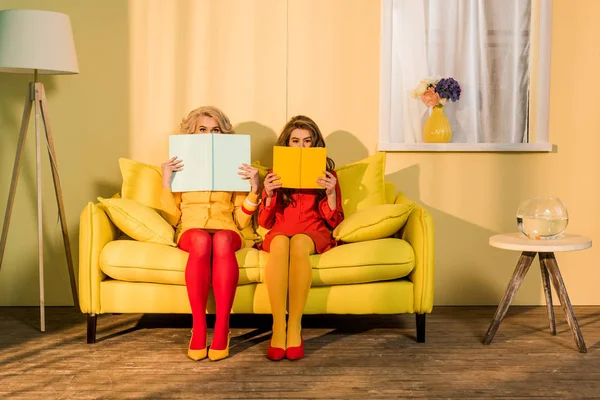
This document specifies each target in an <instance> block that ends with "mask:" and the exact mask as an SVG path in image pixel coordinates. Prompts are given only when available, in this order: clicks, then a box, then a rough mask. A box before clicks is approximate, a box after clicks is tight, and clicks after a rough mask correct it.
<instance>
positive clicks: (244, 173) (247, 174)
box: [238, 163, 260, 194]
mask: <svg viewBox="0 0 600 400" xmlns="http://www.w3.org/2000/svg"><path fill="white" fill-rule="evenodd" d="M238 175H240V176H241V177H242V179H247V180H250V190H252V193H254V194H258V185H259V184H260V181H259V179H258V168H256V167H253V166H252V165H248V164H246V163H244V164H242V165H241V166H240V167H239V171H238Z"/></svg>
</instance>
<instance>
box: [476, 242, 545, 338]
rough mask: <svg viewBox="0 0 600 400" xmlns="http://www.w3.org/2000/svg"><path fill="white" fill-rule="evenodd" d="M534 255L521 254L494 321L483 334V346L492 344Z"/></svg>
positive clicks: (532, 253) (528, 253)
mask: <svg viewBox="0 0 600 400" xmlns="http://www.w3.org/2000/svg"><path fill="white" fill-rule="evenodd" d="M535 254H536V253H535V252H531V251H524V252H523V253H521V257H520V258H519V262H518V263H517V266H516V267H515V272H513V276H512V278H511V280H510V283H509V284H508V287H507V288H506V293H504V297H502V300H501V301H500V304H499V305H498V309H497V310H496V315H494V319H493V320H492V323H491V324H490V327H489V328H488V331H487V333H486V334H485V338H484V339H483V344H490V343H492V340H493V339H494V335H496V331H497V330H498V327H499V326H500V323H501V322H502V319H503V318H504V316H505V315H506V312H507V311H508V307H509V306H510V303H511V302H512V300H513V298H514V297H515V294H517V290H519V287H520V286H521V283H523V280H524V279H525V275H527V271H529V267H530V266H531V263H532V262H533V259H534V258H535Z"/></svg>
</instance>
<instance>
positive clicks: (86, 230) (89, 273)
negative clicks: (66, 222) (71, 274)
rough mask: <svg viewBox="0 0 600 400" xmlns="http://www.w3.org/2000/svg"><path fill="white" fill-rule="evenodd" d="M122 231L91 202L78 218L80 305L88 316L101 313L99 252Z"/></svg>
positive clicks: (101, 276) (101, 273)
mask: <svg viewBox="0 0 600 400" xmlns="http://www.w3.org/2000/svg"><path fill="white" fill-rule="evenodd" d="M118 233H119V231H118V230H117V228H116V227H115V226H114V225H113V223H112V221H111V220H110V219H109V218H108V215H106V212H105V211H104V210H103V209H102V208H101V207H99V206H98V205H96V204H94V203H92V202H90V203H88V204H87V205H86V206H85V208H84V209H83V211H82V212H81V215H80V216H79V306H80V307H81V311H82V312H84V313H88V314H96V313H99V312H100V282H101V281H102V280H103V279H104V278H105V277H106V275H105V274H104V273H103V272H102V271H101V270H100V265H99V259H100V252H101V251H102V249H103V248H104V246H105V245H106V244H107V243H108V242H111V241H113V240H116V239H117V236H118Z"/></svg>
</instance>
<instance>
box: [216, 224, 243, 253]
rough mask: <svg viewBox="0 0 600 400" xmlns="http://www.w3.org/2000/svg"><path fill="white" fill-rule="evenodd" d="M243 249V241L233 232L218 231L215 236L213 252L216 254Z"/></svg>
mask: <svg viewBox="0 0 600 400" xmlns="http://www.w3.org/2000/svg"><path fill="white" fill-rule="evenodd" d="M241 247H242V239H241V238H240V235H239V234H238V233H237V232H234V231H231V230H222V231H218V232H216V233H215V234H214V235H213V252H214V253H216V254H219V253H224V252H231V251H237V250H239V249H240V248H241Z"/></svg>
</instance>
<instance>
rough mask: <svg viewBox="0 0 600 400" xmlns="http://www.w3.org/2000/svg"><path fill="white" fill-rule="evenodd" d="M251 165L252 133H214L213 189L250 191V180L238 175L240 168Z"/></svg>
mask: <svg viewBox="0 0 600 400" xmlns="http://www.w3.org/2000/svg"><path fill="white" fill-rule="evenodd" d="M243 163H246V164H248V165H250V163H251V162H250V135H241V134H235V133H229V134H219V135H214V138H213V190H214V191H219V192H249V191H250V181H249V180H243V179H242V177H241V176H239V175H238V168H239V167H240V166H241V165H242V164H243Z"/></svg>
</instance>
